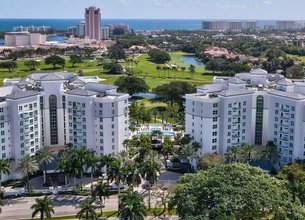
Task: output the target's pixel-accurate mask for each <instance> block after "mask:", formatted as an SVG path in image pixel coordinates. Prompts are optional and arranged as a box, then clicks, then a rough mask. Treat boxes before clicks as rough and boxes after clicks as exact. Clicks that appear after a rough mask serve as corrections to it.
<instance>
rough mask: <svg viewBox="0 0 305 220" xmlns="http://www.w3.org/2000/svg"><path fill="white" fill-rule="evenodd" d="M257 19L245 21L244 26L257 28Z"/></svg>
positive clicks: (252, 28) (251, 28)
mask: <svg viewBox="0 0 305 220" xmlns="http://www.w3.org/2000/svg"><path fill="white" fill-rule="evenodd" d="M257 27H258V26H257V21H246V22H245V25H244V28H246V29H250V30H254V29H257Z"/></svg>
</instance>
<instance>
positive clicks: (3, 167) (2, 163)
mask: <svg viewBox="0 0 305 220" xmlns="http://www.w3.org/2000/svg"><path fill="white" fill-rule="evenodd" d="M10 166H11V162H10V160H7V159H6V160H5V159H0V193H1V192H2V185H1V183H2V174H6V175H9V174H10V173H11V170H10Z"/></svg>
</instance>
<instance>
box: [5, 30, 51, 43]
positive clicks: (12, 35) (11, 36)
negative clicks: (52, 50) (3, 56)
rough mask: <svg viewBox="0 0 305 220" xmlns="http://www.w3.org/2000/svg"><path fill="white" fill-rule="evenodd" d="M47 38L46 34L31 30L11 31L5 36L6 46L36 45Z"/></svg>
mask: <svg viewBox="0 0 305 220" xmlns="http://www.w3.org/2000/svg"><path fill="white" fill-rule="evenodd" d="M46 40H47V37H46V35H43V34H39V33H29V32H9V33H7V34H6V35H5V36H4V44H5V46H35V45H39V44H43V43H45V42H46Z"/></svg>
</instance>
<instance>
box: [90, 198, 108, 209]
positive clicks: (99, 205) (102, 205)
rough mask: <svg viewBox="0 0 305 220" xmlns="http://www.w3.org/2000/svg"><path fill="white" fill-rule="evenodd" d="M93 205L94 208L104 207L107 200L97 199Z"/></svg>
mask: <svg viewBox="0 0 305 220" xmlns="http://www.w3.org/2000/svg"><path fill="white" fill-rule="evenodd" d="M92 205H93V207H94V208H104V207H105V201H104V200H102V202H101V201H99V200H96V201H94V202H93V203H92Z"/></svg>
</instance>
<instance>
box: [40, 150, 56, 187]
mask: <svg viewBox="0 0 305 220" xmlns="http://www.w3.org/2000/svg"><path fill="white" fill-rule="evenodd" d="M53 160H54V157H53V154H52V151H51V150H50V148H49V147H42V148H40V149H39V150H38V152H37V162H38V163H39V164H41V165H43V169H44V173H43V183H44V184H45V185H46V184H47V166H48V164H49V163H51V162H52V161H53Z"/></svg>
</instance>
